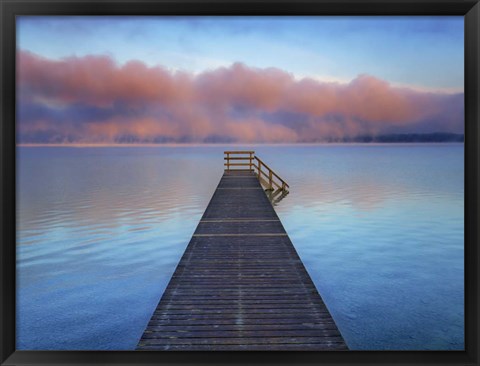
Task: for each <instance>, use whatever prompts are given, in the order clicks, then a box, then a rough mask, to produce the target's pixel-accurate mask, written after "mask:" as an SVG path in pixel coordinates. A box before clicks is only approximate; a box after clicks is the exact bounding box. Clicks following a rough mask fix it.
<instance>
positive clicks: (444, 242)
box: [16, 144, 464, 350]
mask: <svg viewBox="0 0 480 366" xmlns="http://www.w3.org/2000/svg"><path fill="white" fill-rule="evenodd" d="M245 148H248V149H251V150H255V152H256V154H257V155H258V156H259V157H260V158H262V160H264V161H265V162H266V163H267V164H268V165H269V166H270V167H271V168H272V169H274V170H275V171H276V172H277V173H278V174H279V175H280V176H281V177H282V178H283V179H285V180H286V181H287V182H288V183H289V185H290V194H289V195H287V196H286V197H285V198H284V199H283V200H282V201H281V202H279V203H278V205H276V206H275V209H276V211H277V213H278V215H279V217H280V219H281V220H282V223H283V225H284V227H285V229H286V231H287V232H288V234H289V236H290V238H291V240H292V242H293V244H294V246H295V248H296V249H297V251H298V253H299V255H300V257H301V258H302V260H303V262H304V264H305V267H306V268H307V271H308V272H309V274H310V276H311V277H312V279H313V281H314V283H315V285H316V286H317V289H318V290H319V292H320V294H321V296H322V298H323V300H324V301H325V303H326V305H327V307H328V308H329V310H330V312H331V314H332V316H333V318H334V319H335V321H336V323H337V325H338V328H339V329H340V331H341V333H342V335H343V336H344V338H345V341H346V342H347V344H348V346H349V348H350V349H354V350H355V349H356V350H407V349H408V350H424V349H427V350H462V349H464V271H463V263H464V146H463V144H399V145H397V144H395V145H393V144H390V145H389V144H385V145H382V144H378V145H375V144H372V145H370V144H367V145H316V146H314V145H300V146H292V145H290V146H265V145H263V146H262V145H260V146H234V147H232V146H213V147H212V146H203V147H198V146H197V147H196V146H183V147H182V146H177V147H98V148H91V147H88V148H67V147H20V148H18V149H17V336H16V337H17V338H16V341H17V349H20V350H33V349H36V350H129V349H134V348H135V346H136V344H137V342H138V339H139V338H140V336H141V335H142V333H143V330H144V328H145V326H146V324H147V322H148V321H149V319H150V317H151V314H152V312H153V311H154V309H155V307H156V305H157V303H158V301H159V299H160V297H161V295H162V293H163V291H164V289H165V287H166V285H167V283H168V281H169V279H170V277H171V275H172V273H173V271H174V269H175V267H176V265H177V263H178V261H179V260H180V257H181V256H182V254H183V252H184V250H185V248H186V246H187V244H188V242H189V240H190V237H191V235H192V233H193V232H194V231H195V228H196V226H197V223H198V221H199V219H200V217H201V216H202V214H203V212H204V210H205V208H206V207H207V204H208V202H209V201H210V198H211V196H212V194H213V192H214V190H215V188H216V186H217V184H218V181H219V180H220V177H221V175H222V173H223V151H224V150H234V149H245Z"/></svg>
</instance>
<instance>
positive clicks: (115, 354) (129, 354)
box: [0, 0, 480, 365]
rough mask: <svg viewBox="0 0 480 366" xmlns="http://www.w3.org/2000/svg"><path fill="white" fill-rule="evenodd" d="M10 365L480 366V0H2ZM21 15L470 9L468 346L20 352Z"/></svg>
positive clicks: (3, 351) (4, 279) (5, 321)
mask: <svg viewBox="0 0 480 366" xmlns="http://www.w3.org/2000/svg"><path fill="white" fill-rule="evenodd" d="M0 12H1V14H0V16H1V20H0V23H1V35H0V36H1V50H0V52H1V82H2V88H1V91H0V93H1V94H0V97H1V116H2V120H1V127H0V131H1V150H0V161H1V162H0V164H1V173H2V180H1V183H0V184H1V190H0V192H1V196H0V202H1V207H2V210H1V220H0V231H1V234H2V242H1V245H0V258H1V278H0V286H1V288H0V291H1V297H0V298H1V308H0V322H1V323H0V325H1V333H0V334H1V336H0V363H1V365H27V364H29V365H30V364H32V365H37V364H44V365H62V364H65V365H67V364H68V365H73V364H75V365H83V364H85V365H94V364H98V365H107V364H108V365H112V364H122V365H130V364H131V365H135V364H138V365H147V364H148V365H153V364H159V365H169V364H172V365H194V364H195V365H197V364H205V365H207V364H209V365H215V364H235V365H274V364H275V365H285V364H299V365H302V364H321V365H338V364H358V365H371V364H392V365H393V364H395V365H407V364H408V365H420V364H425V365H426V364H431V365H436V364H448V365H478V364H479V347H478V343H479V342H478V341H479V338H478V331H479V317H478V308H479V304H478V299H479V291H478V290H479V288H478V277H479V272H478V266H479V264H480V260H479V251H478V245H479V240H478V239H479V238H478V222H479V215H478V213H479V189H480V182H479V166H480V160H479V157H480V129H479V116H480V115H479V107H480V97H479V92H478V90H479V87H480V76H479V63H480V22H479V18H480V4H479V3H478V0H476V1H473V0H420V1H414V0H394V1H386V0H358V1H355V0H336V1H335V0H327V1H324V0H315V1H313V0H300V1H297V2H294V1H293V0H289V1H285V0H277V1H267V0H247V1H241V2H240V1H238V0H233V1H218V0H216V1H213V0H199V1H192V0H176V1H172V0H140V1H134V0H123V1H122V0H113V1H109V0H100V1H92V0H86V1H80V0H71V1H70V0H50V1H43V0H0ZM17 15H275V16H282V15H463V16H464V17H465V317H466V321H465V351H346V352H287V351H285V352H261V351H244V352H155V351H147V352H139V351H16V350H15V240H16V239H15V238H16V232H15V216H16V211H15V146H16V140H15V53H16V38H15V17H16V16H17Z"/></svg>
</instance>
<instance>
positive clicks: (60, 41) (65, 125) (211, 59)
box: [17, 16, 464, 143]
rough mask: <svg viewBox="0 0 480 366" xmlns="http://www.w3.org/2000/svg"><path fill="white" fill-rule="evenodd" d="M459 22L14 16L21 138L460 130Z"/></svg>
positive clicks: (214, 138) (229, 138) (221, 137)
mask: <svg viewBox="0 0 480 366" xmlns="http://www.w3.org/2000/svg"><path fill="white" fill-rule="evenodd" d="M463 27H464V22H463V17H451V16H450V17H314V16H309V17H306V16H304V17H111V16H110V17H38V16H35V17H29V16H21V17H18V18H17V85H18V89H17V90H18V94H17V106H18V121H19V123H18V126H19V129H18V136H19V140H20V141H22V142H29V143H71V142H75V143H123V142H142V143H143V142H144V143H163V142H193V143H197V142H239V143H243V142H255V143H257V142H258V143H270V142H323V141H338V140H342V139H345V138H351V137H355V136H365V135H368V136H373V135H381V134H390V133H434V132H450V133H463V131H464V95H463V85H464V71H463V68H464V40H463V37H464V30H463Z"/></svg>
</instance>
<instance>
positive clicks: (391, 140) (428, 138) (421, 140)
mask: <svg viewBox="0 0 480 366" xmlns="http://www.w3.org/2000/svg"><path fill="white" fill-rule="evenodd" d="M464 141H465V135H464V134H455V133H444V132H438V133H429V134H413V133H412V134H389V135H378V136H356V137H344V138H341V139H330V140H326V141H325V140H324V141H313V142H281V143H272V142H269V143H261V142H245V143H241V142H227V141H218V142H205V143H201V142H173V141H172V142H154V143H151V142H128V141H123V142H122V141H120V142H106V143H102V142H99V143H77V142H64V143H17V147H188V146H190V147H216V146H217V147H219V146H319V145H384V144H385V145H386V144H445V143H464Z"/></svg>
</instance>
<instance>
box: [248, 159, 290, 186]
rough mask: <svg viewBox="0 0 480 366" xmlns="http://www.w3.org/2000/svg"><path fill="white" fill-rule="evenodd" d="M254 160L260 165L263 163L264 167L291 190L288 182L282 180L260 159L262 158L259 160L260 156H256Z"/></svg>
mask: <svg viewBox="0 0 480 366" xmlns="http://www.w3.org/2000/svg"><path fill="white" fill-rule="evenodd" d="M254 159H255V160H257V161H259V162H260V163H262V166H264V167H265V168H267V169H268V170H269V171H271V172H272V174H273V175H274V176H275V177H277V178H278V180H280V182H282V183H283V184H285V185H286V186H287V187H289V188H290V186H289V185H288V184H287V182H285V181H284V180H283V179H282V178H280V177H279V176H278V174H277V173H275V172H274V171H273V169H272V168H270V167H269V166H268V165H267V164H265V163H264V162H263V160H262V159H260V158H259V157H258V156H256V155H255V156H254Z"/></svg>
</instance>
